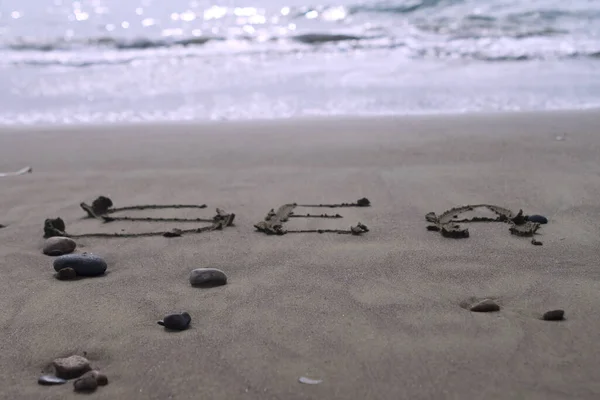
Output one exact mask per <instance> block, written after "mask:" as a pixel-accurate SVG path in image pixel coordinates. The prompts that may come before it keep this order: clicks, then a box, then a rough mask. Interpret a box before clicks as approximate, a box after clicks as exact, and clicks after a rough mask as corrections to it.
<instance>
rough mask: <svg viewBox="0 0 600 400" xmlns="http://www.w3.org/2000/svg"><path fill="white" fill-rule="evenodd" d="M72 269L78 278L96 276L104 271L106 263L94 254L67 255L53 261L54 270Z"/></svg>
mask: <svg viewBox="0 0 600 400" xmlns="http://www.w3.org/2000/svg"><path fill="white" fill-rule="evenodd" d="M63 268H73V269H74V270H75V272H76V273H77V275H80V276H97V275H102V274H104V272H105V271H106V268H107V266H106V262H105V261H104V260H103V259H102V258H101V257H98V256H96V255H94V254H89V253H83V254H67V255H64V256H60V257H57V258H56V259H55V260H54V269H55V270H56V271H57V272H58V271H60V270H61V269H63Z"/></svg>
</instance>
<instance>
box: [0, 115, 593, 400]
mask: <svg viewBox="0 0 600 400" xmlns="http://www.w3.org/2000/svg"><path fill="white" fill-rule="evenodd" d="M599 127H600V113H599V112H598V111H597V110H594V111H578V112H546V113H515V114H512V113H505V114H476V115H460V116H435V117H433V116H413V117H394V118H392V117H389V118H387V117H386V118H362V119H351V118H344V119H336V118H326V119H313V120H284V121H270V122H244V123H242V122H239V123H238V122H236V123H218V124H216V123H215V124H194V125H192V124H171V125H129V126H115V125H110V126H108V125H107V126H87V127H75V126H72V127H55V128H2V129H1V130H0V172H6V171H17V170H19V169H21V168H23V167H25V166H31V167H32V168H33V172H32V173H31V174H25V175H21V176H8V177H1V178H0V191H1V192H0V193H1V194H0V224H3V225H5V227H4V228H2V229H0V260H2V261H1V264H2V268H1V269H0V271H1V272H0V274H1V279H0V304H2V307H0V327H1V329H2V341H1V342H0V343H1V345H0V346H1V354H2V356H1V357H0V381H1V382H2V384H1V387H2V390H1V392H0V397H1V398H2V399H70V398H79V397H81V396H82V395H81V394H78V393H74V392H73V385H72V384H71V383H67V384H65V385H61V386H54V387H44V386H41V385H38V384H37V378H38V376H39V375H40V374H41V371H42V369H44V367H45V366H46V365H47V364H48V363H50V362H51V361H52V360H53V359H55V358H57V357H64V356H69V355H72V354H79V355H82V354H84V352H86V354H87V357H88V359H89V360H90V361H91V362H92V364H93V365H94V366H97V367H98V368H100V369H101V370H102V371H103V372H104V373H106V375H107V376H108V379H109V384H108V386H105V387H102V388H99V389H98V390H97V391H96V392H95V393H94V394H93V395H91V397H90V398H98V399H160V400H165V399H180V400H181V399H217V400H225V399H260V400H266V399H282V400H296V399H344V400H348V399H369V400H377V399H386V400H387V399H411V400H415V399H461V400H465V399H486V400H489V399H545V400H548V399H565V398H570V399H597V398H599V397H600V349H599V347H598V343H599V342H600V317H599V314H598V312H597V311H594V310H595V309H596V306H597V305H598V304H600V269H599V268H600V264H599V263H600V256H599V252H598V249H600V235H599V234H600V219H599V218H600V132H599ZM557 137H560V138H561V139H564V140H557ZM100 195H105V196H109V197H110V198H111V199H112V200H113V202H114V203H115V206H129V205H135V204H178V203H190V204H206V205H207V208H206V209H204V210H151V211H139V212H136V213H135V215H139V216H153V217H172V216H185V217H207V218H210V217H212V216H213V215H214V212H215V209H216V208H217V207H218V208H222V209H224V210H226V211H227V212H232V213H235V214H236V219H235V226H232V227H227V228H226V229H224V230H220V231H213V232H205V233H200V234H189V235H183V236H182V237H174V238H165V237H160V236H159V237H147V238H110V239H105V238H80V239H76V242H77V245H78V248H77V250H76V251H77V252H84V251H86V252H91V253H94V254H98V255H100V256H102V257H103V258H104V259H105V260H106V262H107V263H108V271H107V274H106V275H105V276H101V277H97V278H89V279H82V280H77V281H60V280H57V279H56V278H55V277H54V272H55V271H54V269H53V267H52V262H53V258H52V257H49V256H46V255H44V254H42V251H41V249H42V246H43V243H44V238H43V223H44V220H45V219H46V218H55V217H61V218H62V219H63V220H64V221H65V222H66V225H67V228H66V229H67V231H68V232H70V233H73V234H83V233H88V232H145V231H149V230H160V229H171V228H173V227H177V228H181V227H182V225H184V224H181V223H166V222H165V223H146V222H131V221H115V222H111V223H106V224H102V223H101V222H100V221H98V220H95V219H84V218H83V217H84V216H85V214H84V212H83V210H82V209H81V208H80V207H79V204H80V202H82V201H85V202H91V201H93V200H94V199H95V198H96V197H98V196H100ZM363 197H366V198H368V199H369V200H370V202H371V206H370V207H364V208H363V207H359V208H341V209H339V210H338V209H336V210H334V211H333V212H335V213H339V214H341V215H342V216H343V218H341V219H332V220H329V219H326V220H323V219H297V220H293V221H290V222H289V223H288V224H286V225H289V227H290V228H291V229H347V228H349V227H350V226H351V225H355V224H357V223H358V222H361V223H363V224H365V225H366V226H368V228H369V230H370V231H369V232H368V233H365V234H363V235H360V236H354V235H338V234H318V233H305V234H288V235H284V236H268V235H265V234H264V233H260V232H257V231H256V230H255V228H254V227H253V225H254V224H256V223H257V222H259V221H261V220H263V219H264V217H265V215H266V214H267V212H268V211H269V210H271V209H272V208H275V209H277V207H279V206H281V205H282V204H285V203H293V202H297V203H300V204H303V203H309V204H314V203H342V202H354V201H356V200H357V199H360V198H363ZM481 203H488V204H494V205H499V206H502V207H506V208H509V209H511V210H513V211H515V212H516V211H518V210H519V209H523V210H524V212H526V213H529V214H541V215H544V216H546V217H548V219H549V223H548V224H547V225H543V226H541V228H540V229H539V231H538V234H537V235H536V239H537V240H539V241H541V242H543V246H533V245H532V244H531V240H530V238H521V237H516V236H514V235H511V234H510V233H509V231H508V226H507V225H506V224H497V223H479V224H475V223H472V224H467V225H468V228H469V231H470V237H469V238H468V239H460V240H458V239H449V238H444V237H442V236H441V235H440V234H439V233H437V232H429V231H427V230H426V226H427V225H428V223H427V221H426V220H425V214H426V213H428V212H431V211H434V212H436V213H441V212H443V211H445V210H447V209H449V208H451V207H455V206H459V205H466V204H481ZM319 212H321V211H319ZM326 212H330V211H329V210H327V211H326ZM131 215H133V213H132V214H131ZM198 225H202V224H198ZM187 226H189V224H187V225H185V226H183V227H187ZM192 226H195V225H193V224H192ZM199 267H215V268H219V269H222V270H223V271H225V273H226V274H227V277H228V284H227V285H225V286H220V287H215V288H210V289H201V288H195V287H192V286H191V285H190V284H189V281H188V277H189V274H190V271H191V270H193V269H195V268H199ZM471 297H476V298H491V299H495V300H496V301H497V302H498V304H500V306H501V310H500V311H499V312H495V313H473V312H470V311H468V310H465V309H464V308H461V306H460V304H461V302H464V301H466V300H467V299H469V298H471ZM557 308H560V309H564V310H565V313H566V320H565V321H560V322H548V321H542V320H540V319H539V317H540V315H541V313H543V312H545V311H548V310H552V309H557ZM181 311H187V312H189V314H190V315H191V317H192V323H191V328H190V329H188V330H185V331H182V332H166V331H165V330H164V329H163V328H162V327H161V326H159V325H157V321H158V320H160V319H162V318H163V317H164V316H165V315H167V314H169V313H173V312H181ZM300 377H309V378H312V379H318V380H322V382H321V383H320V384H317V385H306V384H301V383H299V381H298V379H299V378H300Z"/></svg>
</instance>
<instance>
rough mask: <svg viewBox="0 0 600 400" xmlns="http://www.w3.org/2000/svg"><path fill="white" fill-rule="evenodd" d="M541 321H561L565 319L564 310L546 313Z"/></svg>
mask: <svg viewBox="0 0 600 400" xmlns="http://www.w3.org/2000/svg"><path fill="white" fill-rule="evenodd" d="M542 319H543V320H544V321H562V320H563V319H565V310H551V311H546V312H545V313H544V315H542Z"/></svg>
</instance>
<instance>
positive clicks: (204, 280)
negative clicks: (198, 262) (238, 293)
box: [190, 268, 227, 287]
mask: <svg viewBox="0 0 600 400" xmlns="http://www.w3.org/2000/svg"><path fill="white" fill-rule="evenodd" d="M190 283H191V284H192V286H208V287H210V286H221V285H225V284H227V275H225V272H223V271H221V270H220V269H216V268H197V269H195V270H193V271H192V272H191V274H190Z"/></svg>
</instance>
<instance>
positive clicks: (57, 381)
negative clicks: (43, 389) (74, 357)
mask: <svg viewBox="0 0 600 400" xmlns="http://www.w3.org/2000/svg"><path fill="white" fill-rule="evenodd" d="M38 383H39V384H40V385H62V384H63V383H67V381H66V380H65V379H62V378H59V377H58V376H54V375H42V376H40V377H39V378H38Z"/></svg>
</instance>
